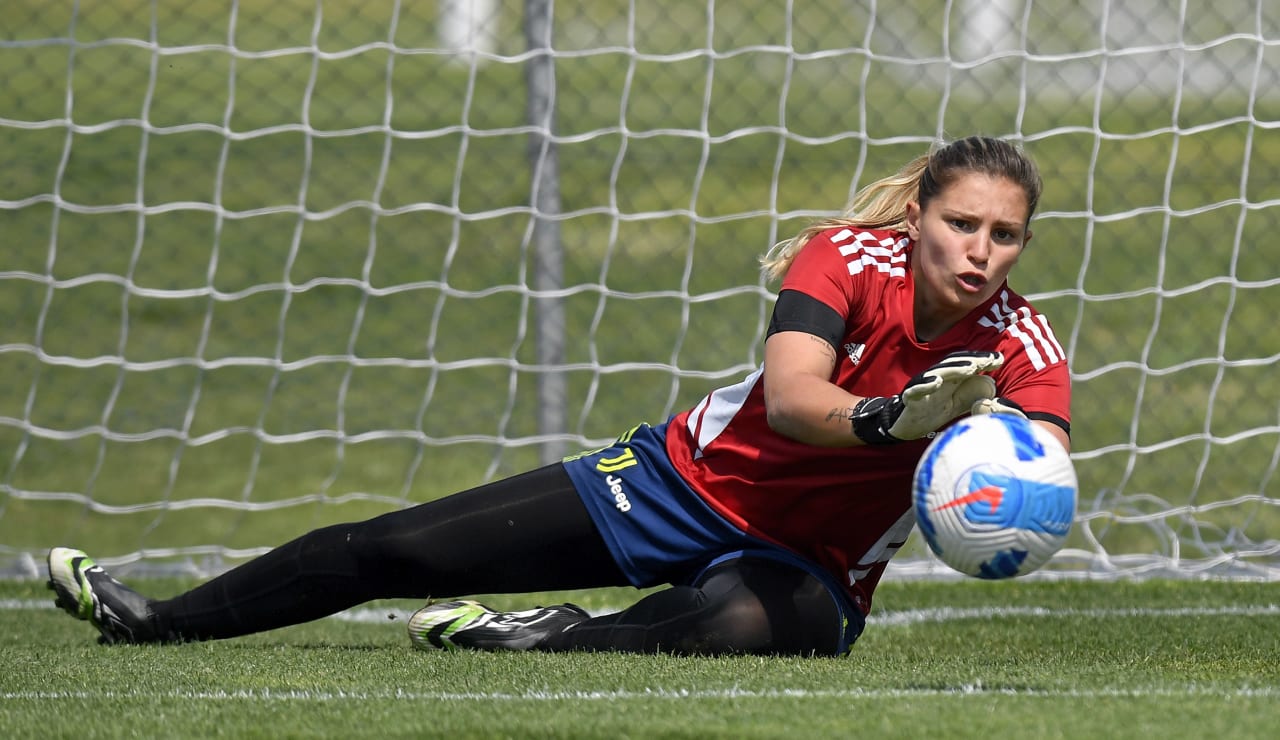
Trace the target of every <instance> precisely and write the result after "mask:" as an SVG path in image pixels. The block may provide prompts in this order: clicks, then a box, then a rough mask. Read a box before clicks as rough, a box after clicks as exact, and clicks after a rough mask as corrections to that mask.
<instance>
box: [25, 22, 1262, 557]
mask: <svg viewBox="0 0 1280 740" xmlns="http://www.w3.org/2000/svg"><path fill="white" fill-rule="evenodd" d="M853 5H857V4H849V3H838V4H832V5H826V4H823V3H818V2H813V3H792V4H782V3H775V2H762V1H760V0H750V1H748V0H744V1H743V2H735V3H718V4H715V8H716V13H715V22H714V24H712V23H710V22H709V21H708V19H707V16H706V13H705V12H703V11H698V12H695V11H693V10H690V8H692V7H693V6H691V5H688V4H683V5H682V4H681V3H678V2H676V3H670V2H668V3H639V4H637V8H636V13H637V14H638V15H637V18H636V19H635V22H634V24H632V25H631V26H628V25H627V20H626V19H625V18H622V17H621V16H620V15H619V14H618V11H617V8H616V7H615V5H614V4H611V3H605V2H594V1H592V0H582V1H580V2H561V3H557V4H556V12H557V14H558V15H557V28H556V34H557V47H556V48H557V50H558V51H559V52H560V56H559V57H558V59H557V76H558V77H557V89H558V91H559V98H558V105H559V108H558V113H559V118H558V122H559V127H560V131H559V132H560V134H561V135H562V136H563V139H564V140H563V142H562V144H561V146H560V152H559V154H560V167H561V173H562V174H561V198H562V208H563V219H562V221H561V222H560V225H561V228H562V239H563V242H564V248H565V266H564V268H565V269H564V285H565V293H566V295H565V296H564V300H563V308H564V312H565V327H566V335H567V337H568V346H567V347H566V363H568V365H567V367H568V369H567V370H565V371H564V375H565V377H566V380H567V383H568V389H567V393H568V397H567V398H566V399H565V403H564V411H565V413H566V416H567V419H568V428H567V429H566V430H565V435H564V436H565V438H566V439H567V440H568V441H569V442H571V443H573V444H577V445H581V446H584V447H585V446H590V445H591V444H598V443H600V442H601V441H603V440H607V439H610V438H612V437H613V436H614V435H616V434H618V433H619V432H621V431H622V430H624V429H627V428H629V427H631V426H632V425H634V424H635V423H637V422H639V421H650V422H654V421H661V420H662V419H663V418H665V417H666V416H667V415H668V414H670V413H672V412H674V411H678V410H681V409H683V408H685V407H687V406H689V405H691V404H692V403H694V402H696V400H697V399H698V398H700V397H701V396H702V395H704V394H705V393H706V392H708V391H709V390H711V389H712V388H714V387H717V386H718V385H721V384H724V383H726V382H730V381H733V380H736V379H738V378H739V377H741V376H742V375H744V374H745V373H746V372H747V371H748V370H749V369H751V368H753V367H754V366H755V364H756V363H758V361H759V356H760V341H761V339H762V336H763V330H764V326H765V324H766V322H767V319H768V311H769V308H770V306H771V301H772V295H771V294H770V292H769V290H770V286H764V285H761V283H760V281H759V277H758V275H757V271H756V263H755V260H756V257H757V256H758V255H759V254H761V253H762V252H763V251H765V250H766V249H767V248H768V246H769V245H770V244H772V243H773V242H774V241H775V240H777V239H779V238H782V237H784V236H786V235H788V234H790V233H792V232H794V231H795V230H798V229H799V228H800V227H801V226H802V225H804V224H805V223H806V222H807V221H808V220H809V219H810V218H811V217H812V216H813V215H814V214H816V213H819V212H829V211H831V210H833V209H836V208H839V207H840V206H841V205H843V203H844V201H845V199H846V197H847V195H848V193H849V190H850V189H851V187H853V186H857V185H862V184H866V182H868V181H869V180H871V179H872V178H873V177H876V176H879V175H881V174H883V173H886V172H888V171H890V170H892V169H894V168H896V167H897V166H899V165H900V164H901V163H902V162H904V161H905V160H907V159H908V158H910V157H912V156H914V155H916V154H918V153H920V152H921V151H923V150H924V148H925V146H926V145H927V142H928V141H929V140H930V139H931V138H932V137H934V136H936V135H937V134H938V132H939V131H940V130H944V131H945V132H946V133H947V134H948V135H957V134H961V133H967V132H970V131H981V132H985V133H993V134H999V135H1018V136H1020V137H1021V138H1022V139H1023V140H1024V141H1025V143H1026V146H1027V148H1028V149H1029V150H1030V151H1031V152H1032V153H1033V154H1034V155H1035V156H1036V157H1037V159H1038V160H1039V162H1040V164H1041V167H1042V169H1043V171H1044V175H1045V179H1046V181H1047V190H1046V194H1045V197H1044V200H1043V202H1042V205H1041V213H1040V216H1039V217H1038V218H1037V220H1036V222H1035V223H1034V224H1033V230H1034V232H1035V238H1034V240H1033V241H1032V244H1031V247H1030V248H1029V249H1028V251H1027V252H1026V253H1025V255H1024V256H1023V259H1022V263H1021V265H1020V268H1019V272H1018V273H1017V274H1016V275H1015V278H1014V280H1013V285H1014V287H1015V288H1016V289H1018V290H1020V291H1021V292H1023V293H1025V294H1029V295H1034V296H1036V301H1037V305H1038V306H1039V307H1040V308H1041V309H1042V310H1044V311H1045V312H1046V313H1047V314H1048V315H1049V316H1050V317H1051V319H1052V320H1053V322H1054V326H1055V330H1056V332H1057V334H1058V336H1059V338H1060V339H1061V340H1062V342H1063V343H1064V344H1065V345H1066V346H1067V348H1068V350H1069V353H1070V355H1071V362H1072V369H1073V372H1074V374H1075V391H1074V393H1075V396H1074V398H1075V403H1074V406H1075V408H1074V416H1075V418H1074V420H1073V421H1074V424H1073V450H1074V452H1075V454H1076V457H1077V468H1078V471H1079V474H1080V480H1081V491H1082V495H1081V508H1082V514H1083V515H1084V516H1082V522H1081V527H1080V528H1078V530H1079V531H1078V534H1077V535H1076V536H1075V538H1074V541H1073V542H1072V543H1071V545H1072V546H1073V547H1076V548H1079V549H1080V550H1082V551H1086V552H1090V553H1097V552H1101V551H1105V552H1108V553H1112V554H1128V555H1137V556H1151V557H1155V558H1166V559H1176V558H1186V559H1191V560H1194V559H1197V558H1209V557H1216V556H1221V555H1223V554H1224V553H1228V554H1229V553H1232V552H1244V551H1249V550H1250V549H1257V550H1259V551H1262V552H1264V553H1265V552H1267V548H1271V550H1270V555H1269V557H1271V559H1272V561H1274V548H1275V544H1274V543H1275V538H1274V532H1276V531H1280V506H1277V502H1278V501H1280V475H1276V474H1275V473H1276V468H1277V460H1280V455H1278V453H1277V449H1280V447H1278V440H1280V432H1278V431H1277V430H1278V429H1280V427H1278V426H1277V406H1276V404H1277V399H1276V397H1275V393H1274V382H1273V376H1274V368H1275V365H1276V363H1277V361H1278V358H1280V333H1278V332H1276V331H1275V329H1274V314H1275V306H1276V305H1277V301H1276V291H1277V277H1276V272H1275V265H1276V264H1277V262H1278V261H1280V241H1277V240H1276V239H1274V238H1272V235H1273V234H1274V233H1275V231H1276V227H1277V225H1278V224H1280V205H1278V204H1280V180H1277V179H1276V178H1275V177H1274V176H1273V173H1274V171H1275V169H1276V165H1277V164H1280V126H1277V125H1276V121H1278V120H1280V99H1278V98H1277V95H1276V93H1275V91H1274V90H1272V89H1257V90H1254V89H1251V88H1250V87H1249V85H1248V80H1247V79H1246V78H1245V77H1243V76H1241V75H1232V76H1230V78H1229V79H1228V80H1226V81H1225V82H1224V84H1223V87H1222V88H1221V89H1220V90H1218V91H1215V93H1214V94H1213V95H1191V94H1182V95H1178V96H1171V95H1165V94H1163V93H1161V92H1160V91H1157V90H1144V89H1142V88H1140V87H1139V88H1138V89H1134V90H1131V91H1129V94H1126V95H1121V94H1119V93H1115V92H1114V91H1107V93H1106V94H1105V95H1098V96H1095V95H1094V94H1092V93H1091V92H1088V91H1086V93H1083V94H1077V95H1064V94H1062V93H1061V91H1058V92H1057V93H1055V88H1054V85H1053V82H1054V81H1055V79H1056V77H1055V76H1054V75H1055V74H1056V73H1057V72H1058V71H1062V72H1063V73H1064V74H1065V73H1066V71H1076V72H1082V73H1085V74H1086V75H1087V74H1090V73H1096V74H1099V75H1101V74H1102V73H1103V70H1102V67H1103V66H1104V65H1103V63H1104V62H1106V63H1109V64H1111V65H1120V64H1121V63H1122V62H1126V63H1134V60H1133V59H1130V58H1125V59H1120V58H1110V57H1108V55H1103V54H1095V53H1094V52H1095V51H1096V48H1097V47H1096V44H1097V39H1096V38H1095V37H1094V36H1093V35H1091V28H1092V27H1091V26H1090V25H1089V18H1088V17H1086V15H1084V14H1083V11H1082V8H1083V7H1084V6H1083V4H1082V5H1081V6H1080V7H1076V6H1075V5H1071V6H1064V8H1067V7H1069V8H1072V10H1066V9H1064V10H1061V11H1060V12H1061V13H1063V15H1062V16H1057V17H1054V16H1045V15H1043V14H1042V12H1043V11H1044V9H1043V8H1039V7H1038V6H1037V7H1036V8H1035V13H1034V14H1033V15H1031V16H1030V17H1029V24H1030V27H1029V30H1028V40H1027V43H1028V44H1029V45H1031V46H1033V47H1034V48H1035V50H1036V51H1038V52H1042V53H1049V52H1054V53H1071V52H1073V51H1074V52H1076V53H1078V54H1080V56H1079V57H1078V58H1073V59H1070V60H1054V59H1047V58H1041V57H1037V56H1032V57H1030V58H1027V59H1015V58H1001V59H998V60H993V61H992V62H991V63H989V64H986V65H983V66H982V69H978V70H971V69H962V68H960V67H955V68H951V69H949V70H948V73H947V78H946V81H947V84H946V85H945V86H943V85H939V84H935V83H936V80H937V76H938V71H939V67H940V65H939V62H938V59H939V55H941V54H943V53H944V52H945V49H943V48H942V46H941V41H942V39H943V37H944V36H945V34H943V33H942V29H941V27H940V24H941V23H942V22H943V19H942V18H941V17H940V16H939V14H938V13H937V12H936V8H935V7H934V4H933V3H928V2H921V1H919V0H917V1H915V2H905V3H895V4H893V8H888V7H887V6H886V9H884V10H883V11H882V16H881V17H879V18H875V19H872V18H869V17H868V16H867V14H866V13H865V12H864V11H863V10H861V9H860V6H859V8H852V6H853ZM501 6H502V8H503V12H502V13H501V18H502V20H501V23H502V29H501V30H502V33H501V46H500V48H499V49H498V52H499V53H500V54H504V55H506V56H504V57H503V58H501V59H498V60H495V61H493V62H491V63H489V64H485V65H480V66H477V67H474V68H473V67H469V66H467V65H465V64H458V63H456V62H455V61H452V60H450V59H448V58H447V57H445V56H443V55H441V54H439V53H433V48H434V45H435V44H436V43H437V41H436V36H435V33H434V30H435V27H434V23H435V19H434V15H433V8H426V7H424V6H421V5H419V4H404V3H394V2H391V1H390V0H379V1H376V2H374V1H369V2H353V1H350V0H341V1H336V0H334V1H330V2H325V3H314V2H310V1H305V2H304V1H302V0H292V1H290V2H266V1H265V0H249V1H247V2H241V3H239V4H237V5H236V8H237V12H236V14H235V15H234V17H233V16H232V15H230V14H229V13H228V10H227V6H226V5H225V4H224V3H219V2H212V1H211V0H201V1H198V2H189V3H166V2H160V3H151V2H144V1H142V0H122V1H121V2H112V3H106V2H82V3H78V4H57V3H46V2H40V1H39V0H18V2H16V3H14V4H13V7H12V8H11V9H9V10H11V12H8V15H7V17H8V18H12V19H13V20H12V22H9V23H6V24H5V26H4V27H3V28H0V78H2V79H4V80H5V81H6V85H7V90H9V92H10V94H7V95H5V96H3V99H0V123H2V124H3V125H0V156H3V166H2V167H0V234H3V241H4V244H3V249H2V250H0V317H3V321H0V559H3V560H13V561H17V560H18V559H20V558H21V557H22V556H23V555H25V554H29V553H39V552H41V551H42V550H43V549H45V548H47V547H49V546H51V545H57V544H73V545H76V546H80V547H84V548H87V549H89V550H91V551H93V552H94V553H95V555H96V556H97V557H100V558H101V559H102V560H104V561H106V562H110V561H111V560H112V559H113V558H119V559H127V558H133V557H136V556H138V554H139V553H150V554H156V553H164V552H173V551H178V550H183V549H184V548H189V547H193V546H200V545H206V546H209V547H210V548H217V547H222V548H228V549H230V550H251V549H254V548H261V547H264V546H268V545H272V544H276V543H278V542H280V541H283V540H284V539H287V538H288V537H291V536H293V535H295V534H298V533H300V532H301V531H305V530H306V529H309V528H311V527H314V526H319V525H321V524H326V523H331V522H334V521H340V520H349V519H354V518H361V517H364V516H368V515H371V514H374V513H378V512H382V511H386V510H388V509H392V508H396V507H399V506H403V505H406V504H411V503H415V502H419V501H424V500H429V499H433V498H436V497H438V496H441V495H444V494H446V493H449V492H452V491H454V490H457V489H460V488H464V487H467V486H470V485H474V484H477V483H480V482H483V481H485V480H488V479H492V478H493V477H496V476H501V475H506V474H512V473H516V472H520V471H522V470H524V469H527V468H528V467H530V466H531V465H533V464H535V463H536V461H537V458H538V454H537V453H538V449H537V447H538V445H537V442H536V440H535V435H536V433H537V429H536V423H535V419H536V416H537V413H536V404H537V400H536V398H537V392H536V388H537V383H538V380H539V377H540V376H541V375H542V374H543V373H544V372H546V370H545V369H544V368H539V367H538V366H537V362H536V352H535V340H534V335H535V333H536V331H535V327H534V326H533V322H532V321H531V319H530V312H529V295H530V293H529V291H530V286H531V281H530V277H529V271H530V265H531V261H532V258H531V256H530V247H529V243H528V240H527V238H526V236H527V233H528V228H529V223H530V213H529V210H528V204H529V202H530V189H531V184H530V175H529V172H528V168H527V166H526V162H525V156H526V155H525V147H526V145H527V144H528V140H527V137H526V135H525V133H524V131H523V130H522V129H521V128H520V127H521V126H523V125H524V122H525V119H524V116H525V111H524V82H523V76H524V69H523V66H522V64H521V60H520V59H519V58H518V55H519V54H520V52H521V51H522V50H523V41H522V37H521V36H520V33H519V29H518V28H517V27H516V25H515V19H517V18H518V17H519V11H518V9H517V6H518V3H516V2H510V1H509V2H505V3H502V4H501ZM1242 7H1244V6H1242V5H1241V4H1240V3H1238V2H1224V3H1217V4H1215V5H1214V9H1213V10H1212V11H1210V10H1207V9H1205V10H1202V11H1197V13H1201V12H1202V13H1203V16H1201V15H1196V16H1195V17H1194V18H1192V19H1190V20H1189V21H1188V22H1187V24H1186V34H1185V37H1184V39H1183V40H1184V42H1185V43H1187V44H1188V45H1193V44H1194V43H1200V42H1205V43H1208V42H1210V41H1212V42H1213V43H1212V44H1209V45H1208V46H1207V47H1206V48H1204V49H1195V50H1193V51H1188V52H1187V53H1188V54H1189V55H1191V56H1190V57H1188V58H1189V59H1190V58H1191V57H1195V58H1200V57H1201V56H1203V55H1205V54H1209V53H1210V52H1212V53H1218V54H1222V55H1223V57H1224V58H1227V57H1232V56H1233V55H1234V58H1237V59H1241V60H1247V59H1249V58H1251V57H1250V54H1251V53H1253V52H1254V51H1255V50H1256V42H1255V41H1253V40H1251V38H1250V37H1249V36H1248V34H1246V33H1244V32H1245V31H1249V32H1252V31H1253V30H1254V27H1253V25H1252V23H1253V21H1252V20H1251V19H1252V18H1253V15H1252V14H1251V13H1244V14H1241V13H1240V12H1238V11H1240V9H1241V8H1242ZM833 8H835V9H834V10H833ZM397 9H399V15H396V10H397ZM788 13H789V15H787V14H788ZM1219 13H1220V14H1221V15H1219ZM1233 13H1234V15H1233ZM1076 14H1080V15H1076ZM784 16H785V17H784ZM833 18H838V19H839V20H840V22H839V23H833V22H832V19H833ZM1242 19H1243V20H1242ZM393 20H394V29H395V30H394V33H393V32H392V27H393ZM873 20H874V21H875V22H874V23H873V22H872V21H873ZM1232 23H1237V24H1240V23H1243V24H1244V25H1241V26H1240V28H1239V29H1237V30H1239V31H1240V35H1238V36H1235V37H1231V36H1230V34H1229V31H1230V30H1231V29H1232V28H1234V26H1232V25H1231V24H1232ZM873 27H874V28H877V29H880V31H881V32H880V33H878V34H877V33H870V30H869V29H871V28H873ZM895 28H897V29H899V30H911V31H912V33H913V34H914V35H913V36H911V37H910V38H908V39H905V40H904V39H897V38H896V37H894V36H893V35H892V34H890V33H888V32H887V30H886V29H889V30H891V29H895ZM628 29H632V30H633V32H629V31H628ZM628 33H631V35H628ZM1264 33H1265V31H1264ZM863 39H866V44H867V47H866V48H864V46H862V44H863V41H862V40H863ZM390 42H394V44H395V47H394V49H392V48H390V47H389V46H388V43H390ZM908 42H909V43H908ZM624 44H632V45H633V46H634V48H635V49H636V50H637V52H639V54H638V55H637V54H632V53H628V52H627V51H626V47H625V46H621V45H624ZM707 44H710V47H711V49H710V51H708V53H707V54H705V55H697V54H695V55H693V56H681V55H680V54H679V52H680V51H681V50H689V49H702V48H703V46H705V45H707ZM787 44H790V46H789V47H788V46H786V45H787ZM895 44H897V45H895ZM903 44H905V45H906V46H907V47H909V48H904V47H903V46H902V45H903ZM784 48H789V49H791V50H793V51H794V53H782V52H781V51H780V50H781V49H784ZM712 51H714V52H715V53H714V55H713V54H711V52H712ZM825 52H830V53H825ZM908 52H910V53H911V54H913V55H916V56H913V57H903V56H900V55H902V54H906V53H908ZM1170 53H1172V52H1170ZM1139 61H1144V62H1152V63H1154V62H1156V61H1160V62H1161V63H1164V64H1167V63H1168V57H1160V58H1159V59H1156V58H1150V59H1149V58H1146V57H1142V58H1141V59H1140V60H1139ZM1032 80H1043V81H1044V84H1037V83H1035V82H1031V81H1032ZM641 319H642V320H641ZM1224 502H1235V503H1232V504H1230V505H1223V504H1224ZM285 503H290V504H292V505H290V506H284V505H283V504H285ZM1086 530H1087V532H1086ZM1259 543H1261V544H1259ZM1255 545H1256V547H1255ZM208 551H209V550H207V549H206V550H202V551H196V552H194V556H195V557H197V558H198V557H201V556H202V554H203V553H205V552H208ZM186 554H188V555H191V554H192V551H187V552H186ZM1263 557H1267V555H1265V554H1264V556H1263ZM5 564H7V563H0V565H5ZM213 565H214V567H215V568H216V567H217V565H219V564H218V563H214V564H213ZM11 570H12V569H11Z"/></svg>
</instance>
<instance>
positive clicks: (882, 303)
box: [667, 228, 1071, 612]
mask: <svg viewBox="0 0 1280 740" xmlns="http://www.w3.org/2000/svg"><path fill="white" fill-rule="evenodd" d="M913 246H914V243H913V242H911V241H910V240H909V239H908V238H907V236H906V234H905V233H904V232H897V231H882V230H862V229H852V228H836V229H830V230H828V231H825V232H823V233H821V234H819V235H818V236H816V237H814V238H813V239H811V240H810V241H809V242H808V243H807V244H806V245H805V246H804V247H803V248H802V249H801V250H800V252H799V253H798V254H797V255H796V258H795V261H794V262H793V263H792V265H791V267H790V269H789V270H788V272H787V275H786V277H785V278H784V280H783V283H782V286H781V289H782V290H796V291H800V292H802V293H805V294H807V295H809V296H811V297H813V298H816V299H817V300H819V301H821V302H822V303H824V304H826V305H828V306H830V307H831V308H833V309H835V311H836V312H838V313H839V314H840V316H842V317H843V318H844V320H845V333H844V337H843V339H842V341H841V346H839V347H837V348H836V350H837V356H838V362H837V364H836V368H835V370H834V372H833V375H832V378H831V379H832V381H833V382H834V383H835V384H837V385H839V386H840V387H841V388H844V389H846V390H848V391H849V392H851V393H854V394H855V395H858V396H891V395H894V394H896V393H898V392H899V391H901V390H902V388H903V386H904V385H906V383H907V381H908V380H910V379H911V378H912V377H913V376H914V375H916V374H918V373H920V372H921V371H923V370H926V369H927V368H929V367H930V366H932V365H934V364H935V363H937V362H939V361H940V360H942V359H943V358H944V357H946V355H948V354H949V353H951V352H955V351H959V350H995V351H998V352H1001V353H1002V354H1003V355H1004V364H1003V366H1001V367H1000V368H999V369H998V370H996V371H995V372H994V373H993V374H992V377H993V378H994V379H995V382H996V389H997V394H998V395H1000V396H1003V397H1005V398H1009V399H1011V400H1012V401H1014V402H1016V403H1017V404H1019V405H1020V406H1021V407H1022V408H1023V409H1024V410H1025V411H1026V412H1027V414H1028V415H1029V416H1031V417H1032V418H1040V419H1048V420H1052V421H1056V422H1058V423H1060V424H1061V425H1063V426H1064V427H1068V425H1069V421H1070V400H1071V386H1070V373H1069V371H1068V367H1067V361H1066V355H1065V353H1064V352H1063V349H1062V346H1061V345H1060V344H1059V343H1058V340H1057V339H1056V338H1055V337H1054V335H1053V331H1052V329H1051V328H1050V326H1049V322H1048V320H1047V319H1046V318H1045V317H1044V316H1043V315H1042V314H1040V313H1039V312H1038V311H1036V310H1035V308H1033V307H1032V306H1031V304H1030V303H1028V302H1027V301H1026V300H1025V299H1023V298H1022V297H1021V296H1019V295H1018V294H1016V293H1014V292H1013V291H1012V290H1011V289H1010V288H1009V287H1008V285H1007V284H1005V285H1002V286H1001V287H1000V289H999V290H998V291H996V294H995V295H994V296H993V297H992V298H991V299H990V300H989V301H987V302H986V303H984V304H983V305H982V306H979V307H978V308H976V309H974V310H973V311H972V312H970V313H969V315H967V316H966V317H965V318H964V319H963V320H962V321H961V322H960V323H958V324H957V325H955V326H953V327H951V329H949V330H948V331H947V332H946V333H944V334H943V335H942V336H940V337H938V338H937V339H934V340H932V341H929V342H919V341H916V340H915V339H914V337H915V332H914V330H913V328H912V327H913V324H912V314H913V309H912V305H913V303H912V299H913V294H914V286H913V282H912V271H911V266H910V263H909V259H908V256H909V254H910V251H911V249H912V247H913ZM763 372H764V370H763V368H761V369H759V370H757V371H756V372H754V373H752V374H751V375H750V376H748V377H747V378H746V379H744V380H743V381H741V382H739V383H737V384H735V385H731V386H728V387H724V388H720V389H718V390H716V391H713V392H712V393H711V394H710V395H708V396H707V397H706V398H704V399H702V400H701V401H700V402H699V403H698V404H697V405H696V406H695V407H694V408H692V409H691V410H689V411H686V412H684V413H681V414H679V415H677V416H676V417H675V418H674V419H672V421H671V424H670V425H669V427H668V432H667V452H668V454H669V455H670V457H671V461H672V463H673V464H674V465H675V467H676V469H677V470H678V471H679V472H680V474H681V475H682V476H683V477H684V478H685V479H686V480H687V481H688V482H689V484H690V485H691V486H692V487H693V489H694V490H695V491H697V492H698V493H699V494H700V495H701V496H702V498H703V499H705V500H706V502H707V503H708V504H709V505H710V506H711V507H712V508H713V509H715V510H716V511H717V512H719V513H720V514H721V515H722V516H724V517H725V518H726V519H728V520H729V521H730V522H732V523H734V524H735V525H736V526H738V527H740V528H741V529H742V530H744V531H746V532H748V533H750V534H752V535H755V536H757V537H761V538H764V539H766V540H770V541H773V542H776V543H778V544H780V545H782V546H784V547H787V548H788V549H791V550H793V551H795V552H797V553H799V554H801V555H803V556H805V557H808V558H810V559H812V560H814V561H816V562H817V563H819V564H820V565H822V566H823V567H824V568H826V569H828V570H830V571H831V572H832V573H833V574H835V575H836V576H837V577H838V578H839V579H840V580H841V581H842V582H843V583H845V584H846V585H847V587H848V589H849V592H850V596H851V597H852V598H853V600H854V603H855V604H857V605H858V607H859V608H860V609H862V610H863V611H864V612H865V611H867V610H868V609H869V608H870V604H871V593H872V591H873V590H874V589H875V586H876V584H877V583H878V582H879V580H880V577H881V575H882V574H883V572H884V568H885V565H886V564H887V563H888V561H889V559H890V558H892V557H893V555H894V554H895V553H896V552H897V551H898V549H899V548H900V547H901V546H902V545H903V543H904V542H905V541H906V539H907V535H908V534H909V533H910V532H911V528H912V526H913V525H914V524H915V516H914V514H913V512H912V509H911V477H912V473H913V472H914V470H915V465H916V462H917V461H918V460H919V458H920V456H921V454H923V452H924V449H925V447H926V446H927V445H928V441H929V440H928V439H922V440H914V441H909V442H902V443H899V444H894V445H884V446H859V447H845V448H830V447H817V446H813V445H808V444H805V443H802V442H797V441H795V440H793V439H790V438H788V437H784V436H782V435H780V434H778V433H776V432H774V431H773V430H772V429H770V428H769V425H768V424H767V423H766V421H765V405H764V384H763V382H762V377H763Z"/></svg>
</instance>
